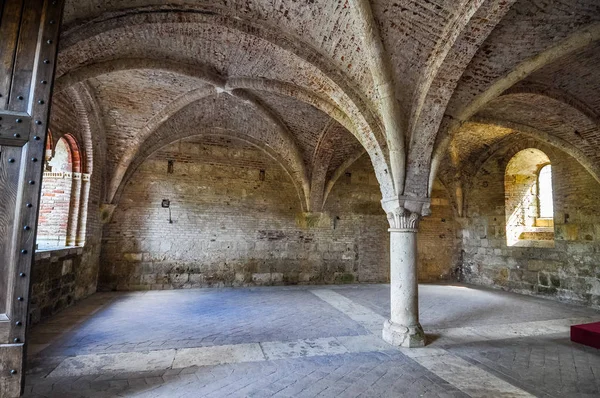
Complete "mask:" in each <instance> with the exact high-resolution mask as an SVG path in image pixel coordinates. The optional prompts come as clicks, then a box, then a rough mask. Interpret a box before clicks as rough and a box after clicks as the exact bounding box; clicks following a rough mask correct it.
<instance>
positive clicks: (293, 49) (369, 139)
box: [62, 7, 393, 195]
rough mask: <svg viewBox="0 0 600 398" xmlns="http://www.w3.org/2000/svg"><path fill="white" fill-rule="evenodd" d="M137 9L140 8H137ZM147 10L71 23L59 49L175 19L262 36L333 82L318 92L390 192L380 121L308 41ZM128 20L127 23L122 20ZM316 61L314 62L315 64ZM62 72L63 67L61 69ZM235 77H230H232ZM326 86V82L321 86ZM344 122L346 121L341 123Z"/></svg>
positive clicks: (216, 17)
mask: <svg viewBox="0 0 600 398" xmlns="http://www.w3.org/2000/svg"><path fill="white" fill-rule="evenodd" d="M136 11H139V9H136ZM147 11H148V13H147V14H144V16H143V17H141V16H140V15H134V14H132V11H131V10H129V11H125V12H120V13H118V15H116V16H114V17H113V18H110V19H108V20H106V19H102V18H97V19H94V20H90V21H87V22H86V23H85V29H78V28H77V27H76V26H73V27H72V28H71V29H69V30H68V31H67V32H66V33H65V35H64V36H65V37H64V40H63V41H62V50H63V51H66V50H67V49H68V48H70V47H72V46H75V45H77V43H78V42H80V41H83V40H86V39H88V38H90V37H93V36H94V35H99V34H101V33H103V32H107V31H110V30H111V29H116V28H118V27H120V26H123V25H141V24H151V23H169V22H172V23H178V22H182V23H184V22H190V23H194V22H195V23H210V24H215V23H217V22H218V23H220V24H222V25H224V26H227V27H230V28H231V29H236V30H238V31H239V32H241V33H242V34H247V35H253V36H256V37H258V38H260V39H262V40H266V41H268V42H270V43H272V44H273V45H276V46H278V47H279V48H282V49H284V50H285V51H288V52H290V53H291V54H293V55H294V56H295V57H298V58H299V59H300V60H301V61H302V62H306V63H307V64H308V65H311V67H315V68H316V69H315V70H316V71H318V73H321V74H323V78H324V79H325V81H328V82H331V84H333V85H332V86H331V87H334V88H335V89H332V90H333V91H328V90H325V89H323V90H320V93H319V95H323V96H326V97H328V98H330V99H331V100H333V101H335V103H336V104H339V105H340V107H341V108H340V109H343V110H344V111H343V112H344V113H346V114H348V115H349V117H348V116H347V117H346V118H345V119H346V120H358V121H359V124H360V125H359V127H358V128H352V129H350V131H351V132H353V134H355V135H356V136H357V137H358V138H359V140H360V141H361V143H363V145H365V147H366V148H367V151H368V152H369V154H370V156H371V159H372V161H373V164H374V165H375V167H376V170H377V178H378V180H379V181H380V185H381V188H382V191H383V192H384V195H386V194H388V193H391V192H392V191H393V189H392V188H391V176H390V175H389V173H388V160H387V153H386V151H385V148H386V143H385V139H384V136H383V134H382V131H381V128H380V125H379V123H378V121H377V118H376V117H375V116H374V113H373V112H372V111H371V110H370V109H369V107H368V106H367V105H366V104H367V101H365V100H364V99H361V98H360V95H358V94H357V90H356V89H355V88H353V87H352V85H351V84H350V82H349V79H348V78H347V77H346V76H344V74H342V73H341V72H340V71H339V70H337V68H335V67H333V66H332V65H330V64H328V62H329V61H327V60H326V59H325V58H323V57H320V56H318V54H317V53H316V50H314V49H313V48H312V47H311V46H310V45H305V43H302V45H300V44H299V43H297V40H296V39H292V38H290V37H287V36H286V35H285V34H284V33H282V32H279V31H273V30H272V29H271V28H266V27H265V26H262V25H259V26H255V25H253V24H251V23H250V22H248V21H239V20H236V19H232V18H230V17H229V16H223V15H220V14H219V13H218V12H215V13H214V14H211V15H206V13H204V14H202V13H200V12H194V11H193V10H188V12H186V13H185V14H184V15H178V14H177V15H175V13H174V12H171V13H169V12H166V11H165V10H163V9H161V7H149V8H148V10H147ZM125 22H127V23H125ZM315 65H316V66H315ZM63 72H64V71H63ZM233 79H235V78H232V80H233ZM323 87H325V86H323ZM343 124H345V123H343Z"/></svg>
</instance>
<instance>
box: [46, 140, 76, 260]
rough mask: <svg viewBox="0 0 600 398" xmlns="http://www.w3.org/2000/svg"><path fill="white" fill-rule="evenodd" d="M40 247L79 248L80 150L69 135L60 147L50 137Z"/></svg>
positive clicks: (61, 141) (59, 142) (61, 142)
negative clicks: (75, 246) (76, 246)
mask: <svg viewBox="0 0 600 398" xmlns="http://www.w3.org/2000/svg"><path fill="white" fill-rule="evenodd" d="M47 140H48V144H47V147H46V156H45V159H44V162H45V165H44V178H43V179H42V196H41V199H40V213H39V220H38V229H37V240H36V245H37V248H38V249H40V250H43V249H54V248H60V247H65V246H74V245H77V244H78V242H77V229H78V224H79V223H78V219H79V214H80V209H79V207H80V204H81V200H80V199H81V198H80V197H81V175H82V174H81V159H80V151H79V146H78V144H77V141H76V140H75V138H74V137H73V136H71V135H69V134H67V135H64V136H63V137H61V138H60V139H59V140H58V142H56V146H54V144H53V137H52V135H51V134H50V133H49V134H48V139H47Z"/></svg>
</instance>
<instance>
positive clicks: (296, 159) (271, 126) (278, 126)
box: [108, 91, 309, 208]
mask: <svg viewBox="0 0 600 398" xmlns="http://www.w3.org/2000/svg"><path fill="white" fill-rule="evenodd" d="M209 94H211V95H206V96H202V97H198V96H195V94H192V95H194V98H195V102H191V103H188V101H187V100H184V101H182V103H181V105H183V106H184V107H182V108H180V109H177V113H175V114H173V115H171V116H169V118H168V119H166V120H159V121H158V122H157V123H156V125H155V127H154V128H153V130H150V131H148V134H145V135H144V136H142V137H141V138H142V140H141V141H140V143H139V144H138V145H134V146H132V149H131V150H129V151H128V152H126V154H127V155H126V156H127V157H126V158H125V159H124V161H122V162H120V163H119V164H118V166H117V169H116V170H115V172H114V174H113V176H112V178H111V180H110V181H109V185H108V198H109V200H111V201H113V199H114V197H115V195H116V193H117V191H118V190H119V186H120V185H122V182H123V179H124V177H125V174H126V173H127V170H128V169H129V166H130V165H131V164H132V162H134V159H135V158H136V157H137V156H138V154H139V153H140V152H143V149H142V147H143V146H144V145H148V143H149V142H152V139H151V137H152V134H154V133H160V128H161V127H162V126H164V124H165V123H168V122H169V121H172V119H173V118H176V117H177V115H178V114H179V113H182V112H183V113H185V112H186V109H187V112H189V109H190V108H191V107H194V106H198V104H199V103H200V102H202V101H204V102H206V101H209V100H211V98H212V99H213V102H214V101H221V102H223V99H225V98H227V99H226V100H225V102H226V103H229V105H230V106H234V105H236V104H237V105H240V106H246V107H247V108H249V109H251V110H252V113H250V114H256V113H258V114H259V115H260V116H261V117H260V120H261V122H259V121H258V120H257V119H252V120H245V121H244V119H245V117H243V116H240V115H237V114H238V113H239V112H235V113H236V116H235V117H233V116H230V117H228V118H225V117H224V116H223V115H220V119H219V120H217V121H216V123H217V124H216V125H211V126H208V127H211V128H212V127H222V126H221V125H222V124H228V123H233V122H234V121H237V122H238V127H241V126H243V127H242V128H244V129H249V128H250V127H251V126H253V127H252V128H253V129H254V130H253V131H254V134H257V135H258V136H261V137H262V140H264V141H265V143H266V145H270V146H271V147H272V148H273V149H276V148H277V149H278V150H279V151H280V153H281V154H282V157H285V158H286V161H285V164H286V165H288V166H287V167H286V170H287V171H288V172H289V173H290V175H292V176H293V178H294V179H295V180H297V181H298V183H297V185H298V186H300V187H302V192H303V195H302V196H303V197H305V198H308V193H309V184H308V177H307V174H306V169H305V165H304V163H303V162H302V159H301V158H300V155H299V151H298V148H297V147H296V146H295V145H293V141H292V138H291V134H290V133H289V132H288V131H286V130H285V125H283V123H282V122H279V121H278V120H276V119H274V117H273V115H272V114H270V113H269V111H268V110H265V109H264V108H261V105H260V103H257V102H254V101H252V97H251V96H249V95H244V96H242V95H241V94H240V93H239V92H238V93H234V94H233V95H228V94H225V93H221V94H219V93H218V92H216V91H214V92H212V91H211V92H210V93H209ZM231 101H233V102H231ZM177 107H179V105H178V106H177ZM188 116H190V117H191V118H192V119H193V118H194V117H197V116H198V115H193V114H191V115H188ZM209 116H210V115H209ZM236 117H237V118H239V120H238V119H236ZM209 123H214V122H209ZM197 127H198V126H194V127H190V126H188V128H197ZM259 130H260V131H259ZM284 154H285V156H284ZM305 202H306V203H308V201H307V199H306V200H305ZM304 207H306V205H304V206H303V208H304Z"/></svg>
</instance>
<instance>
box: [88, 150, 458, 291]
mask: <svg viewBox="0 0 600 398" xmlns="http://www.w3.org/2000/svg"><path fill="white" fill-rule="evenodd" d="M230 141H231V140H230ZM169 159H171V160H174V161H175V162H174V166H173V174H168V173H167V161H168V160H169ZM260 170H264V171H265V173H264V180H261V176H260ZM162 199H169V200H170V201H171V212H172V220H173V223H169V221H168V218H169V211H168V209H166V208H162V207H161V200H162ZM380 200H381V193H380V190H379V186H378V183H377V180H376V178H375V174H374V172H373V168H372V166H371V165H370V161H369V159H368V157H366V156H365V157H363V158H361V159H360V160H359V161H357V162H356V163H355V164H354V165H353V166H352V167H351V168H350V169H348V170H347V173H346V175H345V176H344V177H342V178H341V179H340V180H339V181H338V183H337V184H336V186H335V187H334V189H333V190H332V192H331V194H330V196H329V199H328V202H327V203H326V206H325V209H324V210H325V212H324V214H320V215H313V216H308V217H306V215H305V216H299V214H300V213H299V212H300V206H299V199H298V196H297V193H296V191H295V189H294V187H293V186H292V184H291V182H290V180H289V177H288V176H287V175H286V174H285V172H284V171H283V169H281V168H280V167H279V165H278V164H277V163H275V162H274V161H272V160H270V159H269V158H268V157H267V156H265V155H264V153H263V152H261V151H259V150H257V149H255V148H253V147H251V146H249V145H245V144H242V143H239V142H237V141H231V142H227V143H225V142H222V141H220V140H219V139H213V140H212V141H211V140H210V139H204V140H203V141H193V140H192V141H188V142H179V143H175V144H173V145H171V146H170V147H168V148H166V149H164V150H161V151H160V152H159V153H157V154H155V155H153V156H152V157H151V158H149V159H148V160H146V161H145V162H144V163H143V164H142V166H141V167H140V168H139V169H138V171H137V172H136V174H135V175H134V176H133V178H132V179H131V180H130V181H129V182H128V184H127V186H126V188H125V190H124V192H123V195H122V197H121V198H120V202H119V206H118V207H117V209H116V210H115V213H114V215H113V217H112V221H111V222H110V223H109V224H108V225H107V226H106V227H105V229H104V235H103V242H102V254H101V270H100V278H99V283H100V285H101V287H102V288H104V289H168V288H174V287H175V288H179V287H192V286H198V287H199V286H224V285H225V286H240V285H265V284H295V283H344V282H385V281H387V280H388V277H389V235H388V232H387V229H388V227H389V226H388V223H387V220H386V217H385V215H384V213H383V210H382V208H381V204H380ZM440 203H441V204H442V205H441V206H436V207H434V209H435V210H434V214H435V213H437V214H435V216H434V217H432V218H431V219H430V220H426V221H424V222H423V224H422V225H423V227H422V228H423V229H424V230H427V233H426V235H425V236H426V237H425V239H424V240H423V246H422V247H423V248H425V247H430V246H433V245H434V243H433V241H439V240H440V235H444V234H445V235H444V238H442V240H444V239H448V241H449V240H450V239H453V237H454V234H453V233H450V232H449V228H448V226H449V225H452V222H451V216H449V215H447V213H448V209H449V206H448V205H447V201H446V202H443V201H441V202H440ZM444 217H447V220H444V222H442V221H441V219H442V218H444ZM436 224H439V225H436ZM300 225H302V227H301V226H300ZM307 225H310V227H307ZM440 226H443V227H445V229H444V228H441V229H440ZM446 236H447V238H446ZM438 247H439V246H438ZM420 248H421V246H420ZM449 252H450V251H449ZM446 258H447V256H445V254H441V255H439V256H438V255H437V254H436V255H432V256H429V257H427V258H426V260H427V265H426V268H427V271H426V272H425V273H424V274H425V275H427V278H428V279H432V278H434V275H435V276H438V275H443V276H444V277H446V276H447V275H448V274H449V270H450V269H451V266H450V265H449V264H446V263H445V264H444V265H443V266H442V265H440V264H436V261H437V260H440V259H444V260H445V259H446ZM444 267H445V268H446V269H442V268H444Z"/></svg>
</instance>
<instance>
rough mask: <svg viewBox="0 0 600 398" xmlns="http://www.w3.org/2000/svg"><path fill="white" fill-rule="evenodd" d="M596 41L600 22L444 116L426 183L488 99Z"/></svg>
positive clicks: (537, 57)
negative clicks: (453, 142)
mask: <svg viewBox="0 0 600 398" xmlns="http://www.w3.org/2000/svg"><path fill="white" fill-rule="evenodd" d="M598 40H600V23H593V24H590V25H588V26H586V27H584V28H582V29H579V30H578V31H576V32H575V33H573V34H571V35H570V36H569V37H567V38H565V39H563V40H562V41H560V42H558V43H556V44H554V45H553V46H550V47H549V48H547V49H546V50H544V51H542V52H541V53H539V54H537V55H534V56H532V57H530V58H528V59H526V60H524V61H523V62H521V63H520V64H518V65H517V66H516V67H515V68H513V70H511V71H510V72H509V73H508V74H506V75H505V76H504V77H502V78H500V79H497V80H496V81H495V82H494V83H493V84H492V85H491V86H489V87H488V88H487V89H486V90H485V91H483V92H482V93H480V94H479V95H477V96H476V97H475V98H473V99H472V101H470V102H469V103H468V104H465V105H464V106H462V107H459V108H458V109H457V110H455V111H453V112H451V113H448V114H447V115H445V117H444V119H443V120H442V124H441V126H440V129H439V131H438V133H437V138H436V142H435V145H433V143H432V145H433V153H432V157H431V162H430V163H431V168H430V176H429V181H430V182H431V181H433V179H435V175H436V173H437V170H438V168H439V163H440V162H441V161H442V159H443V158H444V156H445V153H446V152H447V150H448V148H449V146H450V144H451V142H452V139H453V136H454V134H456V132H457V130H458V129H460V127H461V125H462V124H463V123H465V122H466V121H468V120H469V119H470V118H472V117H473V116H475V115H476V114H477V112H479V111H480V110H481V109H483V108H484V107H485V106H486V105H487V104H488V103H489V102H490V101H491V100H493V99H495V98H497V97H499V96H500V95H502V93H504V92H505V91H507V90H508V89H510V88H511V87H512V86H514V85H515V84H517V83H519V82H520V81H522V80H524V79H525V78H526V77H528V76H529V75H531V74H532V73H534V72H535V71H537V70H539V69H541V68H543V67H544V66H546V65H549V64H551V63H553V62H555V61H557V60H558V59H560V58H562V57H565V56H568V55H569V54H573V53H575V52H577V51H580V50H582V49H583V48H585V47H587V46H589V45H591V44H593V43H595V42H597V41H598Z"/></svg>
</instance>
